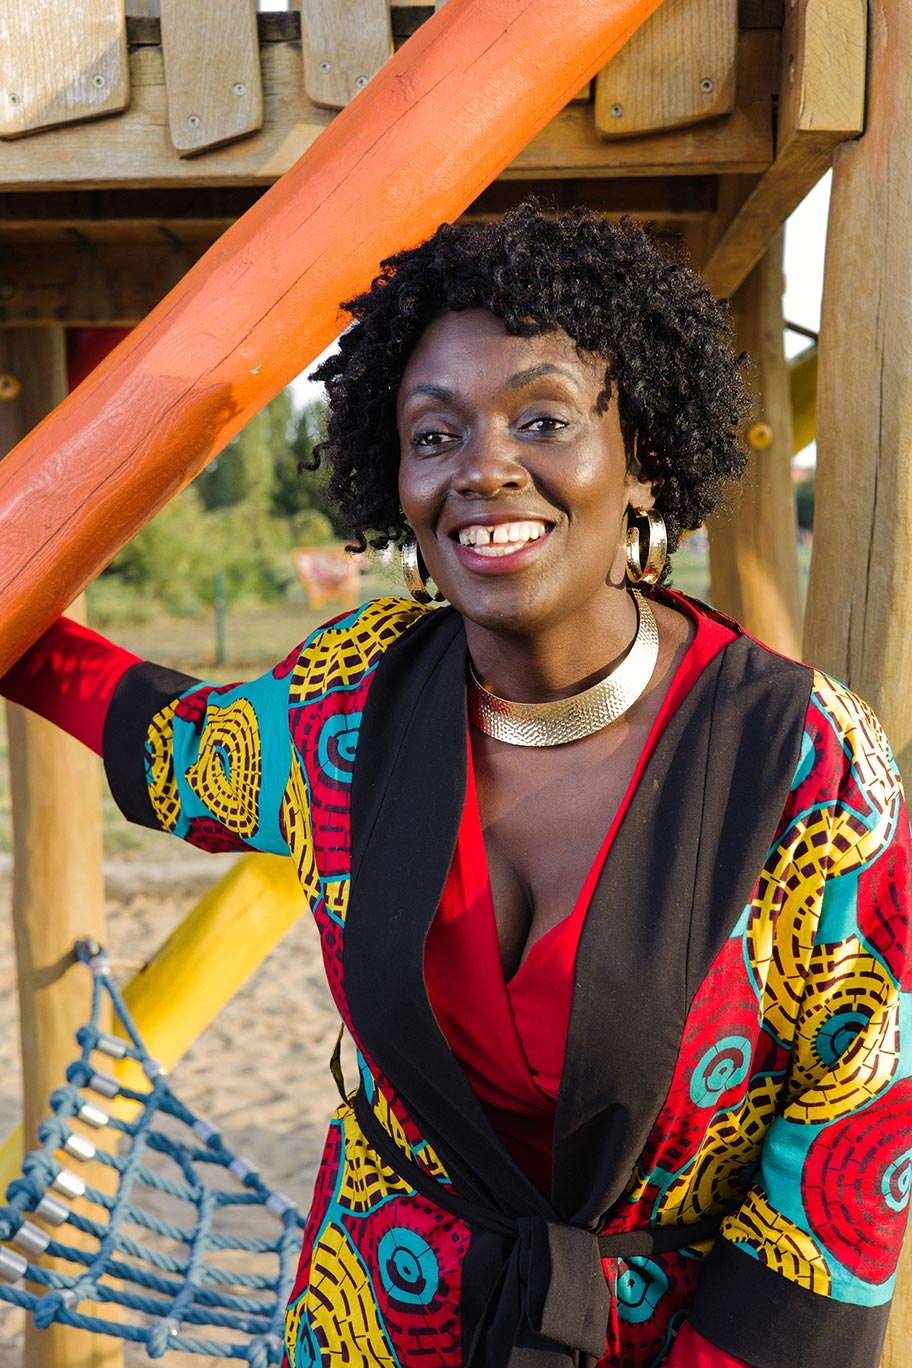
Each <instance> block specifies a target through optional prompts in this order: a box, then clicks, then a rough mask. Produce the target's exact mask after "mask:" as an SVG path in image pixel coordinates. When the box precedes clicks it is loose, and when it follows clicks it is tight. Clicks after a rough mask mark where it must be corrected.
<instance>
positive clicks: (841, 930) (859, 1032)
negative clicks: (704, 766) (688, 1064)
mask: <svg viewBox="0 0 912 1368" xmlns="http://www.w3.org/2000/svg"><path fill="white" fill-rule="evenodd" d="M808 718H809V720H808V725H807V727H806V731H805V742H804V748H803V751H802V758H801V765H800V767H799V773H798V775H797V776H796V781H795V790H794V792H795V793H796V794H797V795H798V796H799V797H800V802H799V803H798V804H797V805H796V812H797V823H798V825H799V826H800V828H801V832H802V843H803V848H804V849H805V850H808V851H810V852H813V857H812V858H811V857H810V856H809V857H808V861H807V867H803V866H801V865H800V862H799V861H795V860H793V861H791V862H790V863H788V864H787V865H784V866H783V868H782V870H781V872H780V874H779V876H778V877H779V889H780V904H781V903H782V902H783V901H785V900H786V899H791V898H793V897H794V895H795V894H796V893H800V896H802V897H803V898H804V899H805V908H806V918H805V927H806V935H807V942H806V946H804V947H802V946H801V945H799V944H798V942H799V940H800V939H802V938H803V933H802V934H799V935H795V934H792V935H791V936H790V937H789V938H786V937H784V936H781V935H780V936H779V937H777V936H776V933H775V930H774V931H773V933H772V939H771V941H770V944H769V956H770V959H771V960H775V958H776V957H777V956H778V957H779V958H780V960H790V962H791V963H792V965H793V967H794V970H795V972H794V973H792V972H789V973H787V974H786V973H782V974H780V975H779V977H780V978H781V979H782V981H786V979H789V980H790V981H791V982H792V983H794V984H795V996H794V1009H793V1010H787V1009H785V1005H784V1004H783V1008H784V1010H783V1011H782V1012H781V1014H780V1019H781V1025H780V1026H779V1028H778V1029H779V1033H780V1036H781V1043H782V1044H785V1045H787V1046H788V1047H789V1048H790V1066H789V1072H788V1076H787V1079H786V1084H785V1089H784V1092H783V1094H782V1101H781V1103H780V1106H779V1108H778V1113H777V1116H776V1119H775V1120H774V1121H773V1122H772V1125H771V1126H770V1129H769V1131H768V1133H767V1135H766V1138H765V1141H764V1144H763V1149H762V1153H761V1158H760V1163H759V1167H758V1171H757V1173H756V1176H755V1181H754V1184H753V1187H752V1188H751V1190H750V1192H749V1194H748V1196H747V1199H746V1200H745V1201H744V1203H743V1204H742V1205H741V1207H740V1208H739V1210H738V1211H737V1212H736V1213H735V1214H734V1215H732V1216H730V1217H729V1218H728V1219H727V1220H726V1221H725V1223H724V1224H723V1227H722V1235H723V1237H724V1238H722V1239H719V1240H717V1242H716V1246H715V1248H714V1250H713V1253H712V1255H711V1256H710V1258H709V1260H708V1262H707V1265H706V1269H705V1273H704V1278H703V1281H702V1285H701V1289H700V1293H699V1295H698V1298H697V1301H696V1303H695V1306H694V1309H693V1315H692V1322H693V1325H694V1328H695V1329H696V1330H698V1331H700V1332H701V1333H702V1334H705V1336H706V1337H707V1339H709V1340H710V1341H711V1342H712V1343H714V1344H718V1345H720V1346H721V1347H722V1348H724V1349H727V1350H728V1351H729V1352H731V1353H735V1354H740V1355H742V1356H743V1357H744V1358H745V1359H746V1360H747V1362H749V1363H750V1364H753V1365H756V1368H791V1365H799V1364H800V1365H802V1368H817V1365H829V1364H832V1363H840V1364H844V1365H846V1366H847V1368H876V1365H877V1364H878V1362H879V1360H880V1352H881V1345H882V1340H883V1335H884V1331H885V1327H886V1316H887V1312H888V1309H889V1302H890V1298H891V1296H892V1292H893V1285H894V1282H895V1273H896V1265H897V1261H898V1258H899V1253H900V1249H901V1245H902V1240H903V1235H904V1232H905V1227H906V1219H907V1215H908V1211H907V1208H908V1202H909V1195H910V1180H912V1081H910V1078H912V1017H910V1008H912V996H910V990H912V965H910V948H912V947H910V917H909V913H910V876H912V855H910V831H909V821H908V817H907V815H906V810H905V806H904V803H903V796H902V786H901V783H900V779H899V774H898V771H897V768H896V764H895V762H894V760H893V757H892V754H891V752H890V748H889V745H888V744H887V741H886V738H885V737H884V734H883V731H882V729H881V727H880V725H879V723H878V722H877V719H876V718H875V717H874V715H873V714H872V713H871V711H870V710H869V709H868V708H867V707H866V705H865V704H863V703H861V702H860V701H859V700H858V699H856V698H854V697H853V696H852V695H851V694H849V693H848V692H847V691H846V690H845V689H843V688H842V687H841V686H839V685H837V684H835V683H834V682H833V681H831V680H829V679H828V678H827V677H826V676H823V675H820V674H818V675H817V676H816V678H815V687H814V690H813V693H812V696H811V709H810V711H809V715H808ZM802 771H803V772H802ZM811 863H813V865H814V867H815V868H816V869H821V868H822V869H823V871H824V872H825V879H824V880H823V882H822V885H821V884H820V882H819V880H818V879H817V878H816V876H812V875H811V874H810V873H809V869H810V866H811ZM802 890H803V891H802ZM786 940H788V943H787V944H786ZM772 977H773V975H772V974H771V975H770V978H772ZM775 1019H776V1018H775V1017H774V1015H773V1014H772V1013H770V1015H769V1017H768V1020H770V1021H775Z"/></svg>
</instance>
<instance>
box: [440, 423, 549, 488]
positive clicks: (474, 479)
mask: <svg viewBox="0 0 912 1368" xmlns="http://www.w3.org/2000/svg"><path fill="white" fill-rule="evenodd" d="M530 481H531V476H530V474H529V472H528V470H527V469H526V467H525V465H524V464H523V462H522V461H521V460H520V459H519V456H518V453H517V452H516V450H515V448H514V446H513V444H512V443H511V441H510V437H509V434H508V433H497V432H493V431H491V430H487V431H484V432H479V433H478V434H477V435H476V436H475V438H474V439H473V440H472V441H471V442H468V443H467V444H466V446H465V448H464V451H463V457H462V461H461V463H460V466H459V469H458V471H457V474H456V487H457V489H458V491H459V493H460V494H464V495H467V496H468V497H472V496H475V497H478V498H482V499H495V498H497V496H498V494H501V493H515V492H516V491H517V490H521V489H525V488H526V487H527V486H528V485H529V483H530Z"/></svg>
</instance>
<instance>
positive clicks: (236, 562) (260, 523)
mask: <svg viewBox="0 0 912 1368" xmlns="http://www.w3.org/2000/svg"><path fill="white" fill-rule="evenodd" d="M321 422H322V417H321V414H320V412H319V411H317V410H315V409H313V408H311V409H308V410H305V411H304V412H303V413H301V414H300V415H295V414H294V412H293V410H292V406H291V401H290V398H289V396H288V394H287V392H286V393H285V394H280V395H279V396H278V397H277V398H276V399H275V400H273V402H272V403H271V404H269V405H268V407H267V408H265V409H264V410H263V411H262V412H261V413H258V414H257V415H256V416H255V417H254V418H252V419H251V420H250V422H249V423H248V424H247V426H246V427H245V428H244V429H243V431H242V432H240V433H239V434H238V435H237V437H235V438H234V440H233V441H232V442H230V443H229V445H228V446H227V447H226V448H225V450H224V451H223V452H222V453H221V454H220V455H219V456H218V457H217V458H216V459H215V460H214V461H212V462H211V463H210V465H209V466H208V467H207V468H206V469H205V470H204V471H203V472H202V473H201V474H200V476H199V477H198V479H197V480H196V481H195V482H194V484H192V485H191V486H190V487H189V488H188V489H185V490H184V491H183V493H181V494H179V495H177V497H176V498H174V499H172V501H171V502H170V503H169V504H168V505H166V507H165V508H163V509H162V511H161V512H160V513H159V514H158V515H157V516H156V517H155V518H154V519H153V520H152V522H150V523H149V524H148V525H147V526H146V527H144V528H143V529H142V531H141V532H139V533H138V534H137V536H136V537H134V539H133V541H132V542H131V543H130V544H129V546H127V547H125V548H124V550H123V551H122V552H121V553H120V555H119V556H117V558H116V559H115V560H114V561H113V562H112V564H111V566H110V567H109V568H108V570H107V571H106V572H105V575H104V576H103V577H102V581H101V582H100V583H99V586H98V592H96V594H95V600H96V604H97V606H98V610H99V611H100V612H101V614H102V615H103V616H107V617H108V619H109V620H113V619H114V618H119V617H121V615H122V614H125V615H128V616H133V617H135V618H139V619H142V618H143V616H146V617H147V616H148V614H149V612H150V611H151V612H153V613H154V612H167V613H170V614H174V615H177V616H183V615H188V616H190V615H193V614H196V613H198V612H200V611H201V610H204V609H205V608H207V607H208V606H209V605H211V603H212V601H213V594H214V583H215V574H216V572H217V571H219V570H222V571H224V573H225V579H226V586H227V591H228V599H229V602H231V603H234V604H237V603H240V602H245V601H247V602H264V601H267V602H268V601H275V600H277V599H281V598H283V597H284V596H285V595H286V594H287V593H288V590H289V589H290V588H291V587H292V585H293V584H295V582H296V576H295V573H294V566H293V564H292V558H291V551H292V548H293V547H294V546H295V545H299V544H306V545H310V546H313V545H319V544H321V543H323V542H329V541H332V540H333V538H334V527H333V522H332V518H331V516H330V514H329V512H328V506H327V503H326V499H325V495H324V493H323V488H322V483H321V477H320V475H319V473H318V472H317V473H313V474H306V475H304V476H299V475H298V473H297V466H298V462H299V461H300V460H302V459H304V460H309V459H310V456H311V454H312V450H313V442H314V441H315V440H316V437H315V434H316V433H317V432H318V431H319V426H320V423H321ZM131 603H132V605H133V607H132V611H131V610H130V605H131ZM106 610H107V611H106Z"/></svg>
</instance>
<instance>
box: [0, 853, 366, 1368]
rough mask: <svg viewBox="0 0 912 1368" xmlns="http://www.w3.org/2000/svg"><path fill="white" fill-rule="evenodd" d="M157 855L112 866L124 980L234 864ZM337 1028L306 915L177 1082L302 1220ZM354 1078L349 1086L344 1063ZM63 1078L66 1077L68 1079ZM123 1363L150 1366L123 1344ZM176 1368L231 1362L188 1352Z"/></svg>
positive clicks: (7, 1115)
mask: <svg viewBox="0 0 912 1368" xmlns="http://www.w3.org/2000/svg"><path fill="white" fill-rule="evenodd" d="M155 839H156V840H158V839H160V840H161V841H162V853H161V857H160V858H157V859H154V860H150V859H149V858H148V857H147V856H145V855H144V857H143V858H139V859H135V858H134V859H132V860H131V859H121V860H116V861H112V862H110V863H108V864H107V865H106V887H107V891H108V909H107V912H108V945H109V950H110V953H111V956H112V960H113V962H114V965H115V968H117V967H118V966H120V968H121V971H122V972H121V974H120V978H121V982H123V981H124V980H125V979H126V978H128V977H129V975H130V972H131V970H130V967H129V966H133V967H136V966H137V965H138V964H139V963H141V962H143V961H144V960H145V959H146V958H148V957H149V956H150V955H151V954H152V953H153V952H154V950H155V949H156V948H157V947H158V946H159V945H160V944H161V943H162V941H163V940H164V939H165V938H166V937H167V935H168V934H169V932H170V931H171V929H172V928H173V927H174V926H176V925H177V924H178V923H179V922H180V921H181V919H182V918H183V917H184V916H185V915H186V913H187V912H188V911H189V910H190V908H191V907H192V906H193V904H194V902H195V901H196V900H197V899H198V898H199V896H200V895H201V894H202V893H203V892H204V891H205V889H206V888H208V887H209V886H210V885H211V883H212V882H213V881H214V879H215V878H216V877H217V876H218V874H220V873H221V872H223V871H224V869H225V868H226V862H228V863H230V861H231V860H232V859H233V858H234V857H233V856H205V855H201V854H200V853H199V852H198V851H194V850H192V849H190V848H188V847H184V846H182V845H180V844H179V843H178V842H176V841H174V840H173V839H171V838H168V837H161V838H158V837H156V838H155ZM9 890H10V857H8V856H5V857H4V856H0V907H2V908H3V912H2V914H0V1059H2V1065H3V1067H2V1069H0V1129H2V1135H4V1136H5V1135H6V1134H8V1133H9V1131H10V1130H11V1129H12V1127H13V1126H14V1125H15V1124H16V1123H17V1121H18V1119H19V1115H20V1102H19V1087H20V1069H19V1058H18V1049H19V1042H18V1027H17V1004H16V991H15V989H16V984H15V961H14V955H13V945H12V930H11V926H10V917H9V911H8V908H9ZM338 1026H339V1021H338V1016H337V1014H336V1011H335V1009H334V1007H333V1005H332V1002H331V1000H330V997H329V993H328V990H327V988H326V984H325V981H324V978H323V966H322V960H321V957H320V951H319V943H318V940H317V936H316V931H315V929H314V926H313V924H312V922H311V920H310V918H309V917H307V916H305V917H302V918H301V920H300V921H299V922H298V923H297V925H296V926H295V927H294V928H293V929H292V930H291V931H290V932H289V934H288V935H287V936H286V938H285V940H284V941H283V942H282V944H281V945H280V946H279V947H278V948H277V949H276V950H275V951H274V952H273V954H272V955H271V956H270V958H269V959H268V960H266V961H265V963H264V964H263V965H262V966H261V967H260V969H259V970H257V971H256V972H255V973H254V974H253V975H252V976H251V977H250V979H249V980H248V981H247V983H246V984H245V985H244V987H243V988H242V989H241V991H240V992H239V993H238V994H237V995H236V997H235V998H234V999H233V1000H232V1001H231V1002H230V1003H229V1004H228V1006H227V1007H226V1008H225V1009H224V1010H223V1011H222V1012H221V1014H220V1015H219V1016H218V1017H217V1018H216V1020H215V1021H214V1022H213V1023H212V1025H211V1026H210V1027H209V1029H208V1030H207V1031H206V1032H205V1033H204V1034H203V1036H202V1037H201V1038H200V1039H199V1040H198V1041H197V1042H196V1044H194V1045H193V1046H192V1047H191V1049H190V1050H189V1052H188V1053H187V1055H186V1056H185V1057H184V1059H183V1060H182V1061H181V1062H180V1063H179V1064H178V1065H177V1067H176V1068H175V1069H174V1071H173V1074H172V1083H173V1084H174V1087H175V1089H176V1090H177V1092H178V1093H179V1094H180V1095H181V1096H182V1097H183V1099H184V1100H185V1101H186V1102H187V1103H188V1104H189V1105H190V1106H191V1107H192V1108H194V1110H196V1111H198V1112H199V1113H201V1114H202V1115H204V1116H206V1117H207V1118H209V1119H211V1120H212V1121H214V1122H216V1123H217V1124H218V1126H219V1128H220V1129H221V1130H222V1132H223V1134H224V1137H225V1139H226V1140H227V1141H228V1142H229V1143H230V1144H231V1146H232V1148H234V1149H235V1151H236V1152H239V1153H241V1154H243V1155H245V1156H248V1157H249V1158H250V1159H252V1160H253V1161H255V1162H256V1164H257V1166H258V1168H259V1169H260V1172H261V1173H262V1174H263V1177H264V1178H265V1179H266V1181H268V1182H269V1183H271V1184H273V1185H275V1186H276V1187H278V1188H280V1189H281V1190H282V1191H284V1192H287V1193H288V1194H289V1195H290V1196H292V1197H293V1198H294V1199H295V1201H296V1202H298V1203H299V1205H300V1206H301V1207H302V1209H303V1210H305V1211H306V1208H307V1206H308V1204H309V1201H310V1195H311V1192H312V1188H313V1182H314V1176H315V1172H316V1167H317V1164H318V1162H319V1158H320V1153H321V1149H322V1145H323V1139H324V1136H325V1132H326V1125H327V1119H328V1117H329V1115H330V1113H331V1111H332V1109H333V1107H334V1106H335V1105H336V1103H337V1101H338V1094H337V1092H336V1088H335V1084H334V1083H333V1081H332V1079H331V1077H330V1075H329V1071H328V1067H327V1064H328V1060H329V1057H330V1054H331V1052H332V1048H333V1045H334V1043H335V1038H336V1034H337V1031H338ZM346 1070H347V1077H348V1078H351V1077H353V1073H352V1062H351V1059H350V1058H348V1059H347V1060H346ZM61 1081H62V1080H61ZM22 1325H23V1313H21V1312H19V1311H18V1310H17V1309H10V1308H8V1307H2V1306H0V1368H19V1364H20V1362H21V1349H20V1346H21V1339H22ZM124 1361H125V1364H126V1365H130V1368H132V1365H138V1364H146V1365H147V1364H149V1363H150V1362H151V1360H150V1359H149V1358H148V1357H147V1356H146V1352H145V1349H144V1348H143V1347H142V1346H127V1347H126V1350H125V1358H124ZM163 1362H165V1363H166V1364H167V1365H168V1366H169V1368H179V1366H180V1368H184V1365H187V1366H188V1368H189V1365H196V1368H201V1365H207V1364H209V1365H212V1364H215V1363H226V1362H228V1360H225V1359H223V1358H221V1357H220V1358H207V1357H203V1356H189V1355H183V1354H180V1355H178V1354H173V1355H168V1356H167V1358H166V1359H165V1360H163Z"/></svg>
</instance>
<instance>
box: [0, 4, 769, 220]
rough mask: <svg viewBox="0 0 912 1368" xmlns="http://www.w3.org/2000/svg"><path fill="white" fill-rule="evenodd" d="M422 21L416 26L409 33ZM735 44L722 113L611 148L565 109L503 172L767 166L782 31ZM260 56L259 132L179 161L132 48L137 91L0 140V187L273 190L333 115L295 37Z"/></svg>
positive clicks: (157, 63) (157, 82)
mask: <svg viewBox="0 0 912 1368" xmlns="http://www.w3.org/2000/svg"><path fill="white" fill-rule="evenodd" d="M613 3H614V4H617V3H618V0H613ZM150 22H152V21H150ZM428 22H430V21H428ZM425 27H426V25H422V27H421V29H419V30H418V33H416V35H415V37H416V38H417V37H419V36H420V34H421V33H422V32H423V30H424V28H425ZM410 41H411V40H410ZM740 47H741V54H740V56H739V70H740V72H741V81H740V85H739V90H738V99H737V104H736V107H735V110H734V112H733V113H732V114H730V115H728V116H726V117H725V118H722V119H715V120H713V121H712V122H710V123H707V124H694V125H691V126H690V127H689V128H683V129H680V130H678V131H675V130H671V131H670V132H667V133H662V134H659V135H657V136H654V137H642V138H631V139H625V140H623V141H621V142H616V143H607V142H604V141H603V140H602V139H601V138H599V137H598V135H597V134H596V132H595V128H594V126H593V122H592V108H591V106H587V105H582V104H571V105H569V107H568V108H567V109H565V110H563V111H562V112H561V113H560V114H559V115H558V116H557V117H556V118H554V119H553V120H552V121H551V122H550V123H549V124H548V125H547V127H546V128H544V129H543V130H542V131H541V132H540V133H538V134H536V136H534V137H532V138H530V140H529V142H528V143H527V145H526V146H525V147H523V148H521V149H520V150H519V152H518V153H517V156H516V158H515V159H514V161H513V163H512V165H511V166H510V167H509V168H508V170H507V173H506V174H507V175H509V176H516V177H519V178H529V177H532V176H540V177H547V178H554V177H561V176H565V175H578V176H606V175H612V176H617V175H620V176H638V175H688V174H693V175H699V174H703V173H713V172H720V173H730V172H735V171H762V170H764V169H766V168H767V167H768V166H769V165H770V163H771V162H772V160H773V136H772V130H773V103H772V102H773V96H774V94H775V92H776V90H777V88H778V51H779V48H778V34H776V33H773V32H770V31H766V32H764V31H754V32H750V33H746V34H742V37H741V44H740ZM404 50H405V49H403V51H404ZM260 60H261V67H262V75H263V127H262V129H261V131H260V132H259V133H257V134H256V136H254V137H252V138H246V139H244V140H242V141H240V142H236V143H231V144H229V145H228V146H225V147H220V148H216V149H214V150H212V151H209V152H207V153H206V155H205V156H203V157H190V158H185V159H181V158H180V157H178V156H177V155H176V154H175V151H174V148H173V147H172V145H171V139H170V136H169V131H168V103H167V91H166V87H165V75H164V66H163V62H162V53H161V48H160V47H156V46H147V45H140V46H137V47H135V48H134V49H133V50H131V52H130V72H131V83H132V98H131V104H130V108H129V109H128V110H127V111H126V113H124V114H123V115H121V116H120V118H117V119H105V120H103V121H101V122H98V123H96V124H91V125H89V124H74V125H70V126H69V127H67V128H61V129H58V130H56V131H52V132H47V133H39V134H37V135H36V136H34V137H32V138H29V139H28V142H27V143H24V142H12V143H6V144H4V145H2V146H0V191H3V190H9V191H15V192H16V193H20V192H22V191H26V190H30V189H31V190H39V189H40V190H54V189H67V188H73V187H83V188H91V187H97V188H110V187H118V188H124V189H133V188H136V189H140V188H141V189H160V188H162V187H171V186H174V187H177V186H182V185H183V186H192V185H196V186H241V185H259V186H266V185H271V184H272V183H273V182H274V181H275V180H277V179H278V177H279V176H281V175H283V174H284V173H285V172H286V171H288V170H289V169H290V167H291V166H293V165H294V163H295V161H296V160H297V159H298V158H299V157H301V156H302V155H303V154H304V153H305V152H307V151H308V149H309V148H310V147H311V146H312V145H313V144H314V142H315V141H316V139H317V138H318V137H319V136H320V135H321V133H323V131H324V130H325V129H326V128H327V127H328V126H329V124H330V123H331V122H332V119H333V115H332V113H331V111H329V110H326V109H317V108H316V106H315V105H313V104H311V103H310V101H309V100H308V99H307V97H306V95H305V94H304V90H303V82H302V75H301V53H300V48H299V47H298V45H297V44H296V43H292V42H276V43H272V42H270V43H264V44H263V45H262V46H261V48H260ZM494 80H495V77H494V76H493V75H492V81H494ZM495 83H496V82H495ZM577 89H579V87H577ZM576 93H577V92H576V91H574V95H576Z"/></svg>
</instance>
